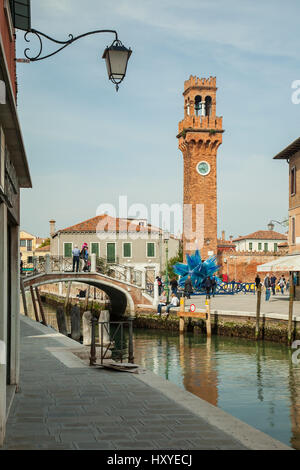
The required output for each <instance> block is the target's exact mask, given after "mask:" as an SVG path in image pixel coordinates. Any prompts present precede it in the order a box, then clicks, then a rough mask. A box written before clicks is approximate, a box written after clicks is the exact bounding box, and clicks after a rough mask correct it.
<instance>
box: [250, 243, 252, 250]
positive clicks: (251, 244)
mask: <svg viewBox="0 0 300 470" xmlns="http://www.w3.org/2000/svg"><path fill="white" fill-rule="evenodd" d="M249 251H252V243H249Z"/></svg>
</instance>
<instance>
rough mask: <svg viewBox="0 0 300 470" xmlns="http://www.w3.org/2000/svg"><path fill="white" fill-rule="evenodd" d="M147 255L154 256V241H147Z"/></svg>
mask: <svg viewBox="0 0 300 470" xmlns="http://www.w3.org/2000/svg"><path fill="white" fill-rule="evenodd" d="M147 256H148V258H154V243H147Z"/></svg>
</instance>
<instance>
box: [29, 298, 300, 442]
mask: <svg viewBox="0 0 300 470" xmlns="http://www.w3.org/2000/svg"><path fill="white" fill-rule="evenodd" d="M30 310H31V313H30V316H31V317H32V318H34V316H33V312H32V309H30ZM45 314H46V318H47V322H48V324H49V325H52V326H53V327H54V328H56V327H57V325H56V316H55V309H54V308H53V307H51V306H48V305H45ZM125 336H126V335H125ZM292 353H293V351H292V350H291V349H289V348H288V347H287V346H285V345H282V344H277V343H271V342H259V343H256V342H254V341H248V340H245V339H243V338H229V337H224V336H223V337H222V336H213V337H212V338H211V340H207V338H206V337H205V336H204V335H201V334H193V333H187V334H185V335H184V336H183V335H179V334H178V332H169V331H160V330H140V329H134V357H135V362H136V363H137V364H140V365H141V366H143V367H145V368H147V369H149V370H151V371H153V372H154V373H156V374H158V375H160V376H162V377H164V378H165V379H167V380H169V381H171V382H173V383H175V384H176V385H178V386H179V387H181V388H184V389H185V390H188V391H189V392H191V393H193V394H194V395H197V396H198V397H200V398H202V399H203V400H206V401H207V402H209V403H211V404H212V405H215V406H218V407H219V408H221V409H222V410H224V411H226V412H228V413H230V414H231V415H233V416H235V417H237V418H239V419H241V420H242V421H244V422H246V423H248V424H250V425H251V426H253V427H255V428H257V429H259V430H261V431H263V432H265V433H267V434H269V435H270V436H272V437H274V438H276V439H278V440H280V441H282V442H284V443H285V444H288V445H290V446H291V447H293V448H295V449H299V450H300V364H299V365H295V364H293V362H292Z"/></svg>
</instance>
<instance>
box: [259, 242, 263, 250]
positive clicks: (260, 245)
mask: <svg viewBox="0 0 300 470" xmlns="http://www.w3.org/2000/svg"><path fill="white" fill-rule="evenodd" d="M261 248H262V244H261V243H260V242H259V244H258V251H261Z"/></svg>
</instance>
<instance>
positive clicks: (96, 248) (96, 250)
mask: <svg viewBox="0 0 300 470" xmlns="http://www.w3.org/2000/svg"><path fill="white" fill-rule="evenodd" d="M91 248H92V250H91V251H92V254H93V253H94V254H95V255H96V256H97V258H99V243H91Z"/></svg>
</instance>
